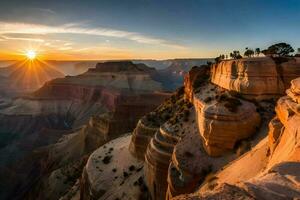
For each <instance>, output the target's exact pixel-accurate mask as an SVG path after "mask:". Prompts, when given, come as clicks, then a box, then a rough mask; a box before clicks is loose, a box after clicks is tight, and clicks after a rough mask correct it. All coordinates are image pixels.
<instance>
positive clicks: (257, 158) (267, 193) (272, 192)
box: [173, 79, 300, 200]
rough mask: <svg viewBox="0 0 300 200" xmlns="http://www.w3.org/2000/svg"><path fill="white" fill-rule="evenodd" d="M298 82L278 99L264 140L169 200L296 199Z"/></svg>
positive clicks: (299, 189)
mask: <svg viewBox="0 0 300 200" xmlns="http://www.w3.org/2000/svg"><path fill="white" fill-rule="evenodd" d="M299 80H300V79H295V80H293V81H292V86H291V88H290V89H288V90H287V96H284V97H281V98H280V99H279V100H278V102H277V105H276V109H275V110H276V117H275V118H274V119H273V120H272V121H271V122H270V123H269V133H268V136H267V137H265V138H264V139H263V140H261V141H260V142H259V143H258V144H257V145H256V146H255V147H254V148H253V149H252V150H251V151H250V152H248V153H246V154H245V155H244V156H242V157H240V158H239V159H237V160H235V161H234V162H232V163H230V164H228V165H227V166H226V167H225V168H224V169H222V170H220V171H219V172H218V173H216V174H215V175H214V177H213V178H210V179H209V180H207V181H206V183H205V184H203V185H202V186H201V188H200V189H199V190H198V191H197V192H196V193H194V194H190V195H182V196H178V197H175V198H173V199H174V200H175V199H176V200H181V199H182V200H183V199H186V200H187V199H212V198H216V199H279V200H284V199H298V198H300V187H299V185H300V173H299V171H300V145H299V142H300V138H299V134H298V133H299V131H300V126H299V125H300V113H299V109H298V108H299V107H300V104H299V103H298V102H297V101H295V100H296V99H295V96H298V95H299V94H300V93H299V88H300V85H298V84H297V83H299ZM237 194H239V195H238V196H236V195H237Z"/></svg>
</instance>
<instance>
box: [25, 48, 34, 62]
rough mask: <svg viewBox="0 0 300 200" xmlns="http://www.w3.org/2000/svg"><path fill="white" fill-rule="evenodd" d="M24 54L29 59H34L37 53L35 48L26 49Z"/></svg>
mask: <svg viewBox="0 0 300 200" xmlns="http://www.w3.org/2000/svg"><path fill="white" fill-rule="evenodd" d="M25 55H26V57H27V58H28V59H29V60H34V59H35V58H36V56H37V53H36V51H35V50H28V51H26V54H25Z"/></svg>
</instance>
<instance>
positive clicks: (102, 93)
mask: <svg viewBox="0 0 300 200" xmlns="http://www.w3.org/2000/svg"><path fill="white" fill-rule="evenodd" d="M112 66H113V68H112V69H110V67H112ZM151 70H152V69H149V68H148V67H146V66H144V65H143V66H141V65H135V64H132V63H131V62H124V63H123V62H112V63H103V64H101V65H98V66H97V68H96V69H94V70H89V71H88V72H86V73H84V74H82V75H78V76H73V77H66V78H61V79H54V80H52V81H49V82H47V83H46V84H45V85H44V86H43V87H42V88H40V89H39V90H37V91H36V92H34V93H32V94H30V95H27V96H23V97H19V98H16V99H13V100H12V101H9V103H4V104H3V103H1V106H2V107H1V109H0V119H1V122H3V123H0V135H1V138H3V140H1V141H0V142H1V143H3V147H4V148H2V149H1V151H0V157H1V158H2V159H1V161H2V162H1V163H0V167H1V169H5V170H1V171H2V173H1V174H0V179H1V180H3V184H5V182H4V180H7V181H10V180H12V181H10V184H9V185H10V186H11V188H8V187H7V188H8V189H7V191H5V192H3V194H4V195H6V196H9V197H14V196H15V194H16V193H17V194H18V195H19V196H20V198H23V199H24V198H25V197H24V196H22V195H25V196H26V195H36V196H38V197H40V198H41V199H44V198H48V197H49V198H50V197H51V198H50V199H56V197H57V196H55V195H51V194H49V193H48V191H47V190H46V188H47V187H48V183H49V185H51V191H52V192H51V193H53V194H57V193H56V191H57V192H58V191H59V192H65V189H66V188H67V187H66V186H62V187H61V188H60V186H61V185H63V184H62V183H61V181H62V179H61V181H59V180H56V179H54V178H53V177H55V173H58V174H61V171H62V170H63V169H64V168H69V167H70V168H72V167H71V164H72V162H77V161H74V160H72V159H71V161H72V162H71V161H70V160H66V162H64V163H63V164H60V162H59V161H60V160H64V159H63V158H61V157H58V158H56V157H54V158H52V156H50V157H49V158H48V157H47V156H45V155H47V152H48V148H46V147H44V146H46V145H51V144H54V143H56V142H57V140H58V139H59V138H60V137H61V136H62V135H63V134H70V133H72V132H73V133H74V132H76V131H77V130H78V129H80V128H82V132H83V133H80V134H79V133H78V134H75V135H83V136H82V137H80V138H82V139H83V140H84V142H83V143H84V144H85V146H84V148H81V149H83V150H82V151H83V153H82V154H80V155H79V156H78V160H83V162H82V163H84V159H82V157H83V156H87V155H89V153H91V151H93V150H94V149H96V148H98V147H99V146H100V145H102V144H104V143H105V142H108V141H109V140H111V139H114V138H116V137H119V136H120V135H122V134H124V133H127V132H130V131H132V129H133V128H134V127H135V125H136V123H137V121H138V119H139V118H141V117H142V116H143V115H145V114H146V113H148V112H150V111H151V110H153V109H155V108H156V107H157V106H158V105H159V104H160V103H161V102H162V101H163V100H164V99H165V98H166V97H168V96H169V94H168V93H164V92H162V87H161V85H160V83H158V82H156V81H154V80H153V79H152V78H151V77H150V75H149V73H150V72H149V71H151ZM83 125H86V126H84V127H82V126H83ZM24 127H25V128H24ZM43 129H50V130H51V133H52V134H48V135H47V134H44V135H46V136H47V137H45V136H44V135H43V134H42V133H43V132H44V131H43ZM52 129H54V130H52ZM61 129H62V130H66V131H60V130H61ZM49 132H50V131H49ZM42 137H44V138H45V140H42V139H41V138H42ZM74 137H75V136H74ZM76 137H77V136H76ZM78 137H79V136H78ZM74 145H75V144H74ZM71 146H72V145H71ZM40 147H44V148H43V150H42V153H39V155H37V156H36V155H35V152H39V151H35V150H36V149H37V148H40ZM66 148H67V147H66ZM70 148H72V147H70ZM50 149H51V148H50ZM12 155H13V156H12ZM18 160H22V162H19V163H17V161H18ZM77 164H78V167H74V168H77V169H78V170H81V168H80V167H81V163H77ZM77 164H76V166H77ZM74 166H75V165H74ZM22 167H24V169H22ZM33 169H34V171H35V173H34V174H31V173H30V172H31V171H32V170H33ZM7 171H8V172H9V173H7ZM52 172H53V174H52ZM5 174H9V177H12V178H11V179H7V178H6V179H4V177H5ZM49 174H51V176H50V177H48V175H49ZM75 174H78V173H77V172H76V173H75ZM32 176H34V177H39V178H38V179H37V180H36V179H33V178H32ZM66 177H69V175H68V176H66ZM77 178H78V177H77ZM71 179H72V180H73V179H74V180H76V176H71ZM24 180H28V181H24ZM51 180H55V181H54V182H58V183H60V184H58V185H60V186H58V187H55V184H52V183H53V181H51ZM12 182H13V183H12ZM38 188H42V189H40V190H39V189H38ZM62 188H64V189H62ZM29 190H30V191H31V193H28V191H29ZM8 193H10V194H8ZM0 197H2V196H0ZM28 198H29V199H30V197H28Z"/></svg>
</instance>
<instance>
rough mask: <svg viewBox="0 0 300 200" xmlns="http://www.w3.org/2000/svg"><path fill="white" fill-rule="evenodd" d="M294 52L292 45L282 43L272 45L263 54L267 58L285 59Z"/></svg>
mask: <svg viewBox="0 0 300 200" xmlns="http://www.w3.org/2000/svg"><path fill="white" fill-rule="evenodd" d="M294 51H295V50H294V49H293V47H292V46H291V45H290V44H287V43H284V42H281V43H277V44H273V45H271V46H270V47H268V48H267V49H265V50H263V51H262V53H263V54H264V55H266V56H272V57H285V56H289V55H290V54H291V53H293V52H294Z"/></svg>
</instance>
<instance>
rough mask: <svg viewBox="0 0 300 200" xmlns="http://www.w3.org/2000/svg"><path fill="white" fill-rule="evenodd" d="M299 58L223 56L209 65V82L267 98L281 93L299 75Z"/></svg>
mask: <svg viewBox="0 0 300 200" xmlns="http://www.w3.org/2000/svg"><path fill="white" fill-rule="evenodd" d="M299 66H300V59H299V58H286V59H285V60H284V62H277V61H276V60H273V59H271V58H269V57H262V58H250V59H249V58H244V59H239V60H225V61H221V62H220V63H217V64H214V65H213V67H212V82H213V83H215V84H217V85H219V86H221V87H223V88H225V89H227V90H230V91H236V92H239V93H240V94H242V95H243V96H244V97H247V98H270V97H272V96H274V97H279V96H281V95H283V94H284V91H285V89H287V88H288V87H289V85H290V81H291V80H292V79H295V78H297V77H298V76H299V75H300V68H299Z"/></svg>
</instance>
